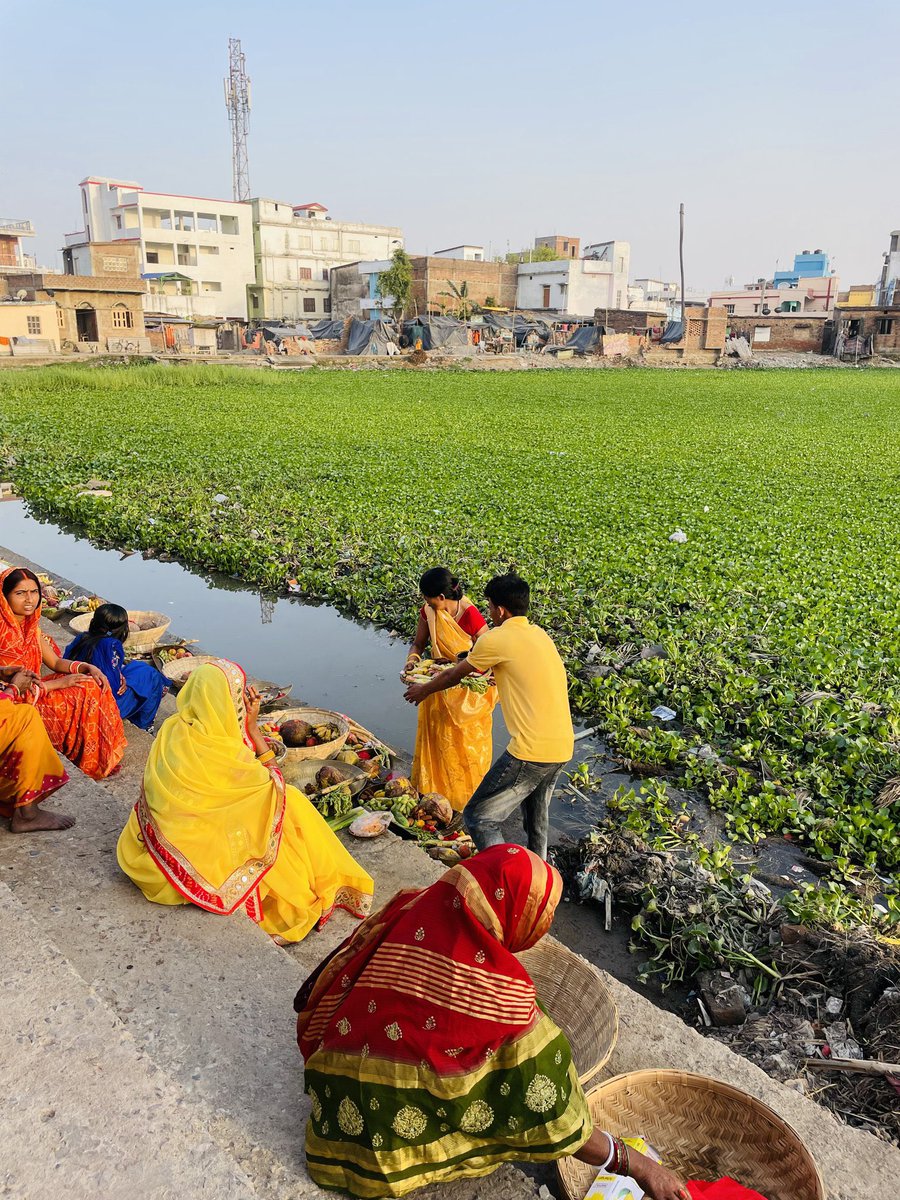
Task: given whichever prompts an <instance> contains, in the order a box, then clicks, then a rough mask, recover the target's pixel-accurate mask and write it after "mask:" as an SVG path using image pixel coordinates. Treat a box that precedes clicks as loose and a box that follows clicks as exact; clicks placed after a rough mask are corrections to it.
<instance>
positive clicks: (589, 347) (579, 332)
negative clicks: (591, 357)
mask: <svg viewBox="0 0 900 1200" xmlns="http://www.w3.org/2000/svg"><path fill="white" fill-rule="evenodd" d="M603 332H604V330H603V326H602V325H582V326H581V327H580V328H579V329H576V330H574V331H573V332H572V334H571V336H570V338H569V340H568V341H567V342H566V343H565V344H564V345H562V346H548V347H547V351H546V352H547V354H558V353H559V351H560V350H574V351H575V353H576V354H594V353H596V351H597V349H598V347H599V345H600V338H601V337H602V336H603Z"/></svg>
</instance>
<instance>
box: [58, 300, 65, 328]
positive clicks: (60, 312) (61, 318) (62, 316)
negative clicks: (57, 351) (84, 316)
mask: <svg viewBox="0 0 900 1200" xmlns="http://www.w3.org/2000/svg"><path fill="white" fill-rule="evenodd" d="M56 323H57V325H58V326H59V327H60V329H65V327H66V314H65V313H64V312H63V310H62V309H61V308H60V307H59V305H57V306H56Z"/></svg>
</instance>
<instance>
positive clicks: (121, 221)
mask: <svg viewBox="0 0 900 1200" xmlns="http://www.w3.org/2000/svg"><path fill="white" fill-rule="evenodd" d="M79 186H80V188H81V206H82V214H83V217H84V229H83V230H82V231H80V232H78V233H71V234H68V235H67V236H66V246H67V248H73V249H74V248H75V247H77V246H83V245H85V244H86V243H88V242H124V243H129V242H130V243H133V244H135V245H137V246H138V254H139V260H140V267H141V274H142V276H143V277H144V279H145V280H146V281H147V283H148V285H149V286H148V292H147V294H146V295H145V296H144V308H145V311H147V312H154V313H163V314H165V315H167V316H172V317H185V318H196V317H222V318H226V317H236V318H246V316H247V287H248V286H249V285H250V284H252V283H253V280H254V273H253V226H252V213H251V207H250V204H249V202H246V201H235V200H209V199H206V198H205V197H200V196H180V195H175V194H173V193H168V192H148V191H145V190H144V188H143V187H141V185H140V184H138V183H131V182H127V181H122V180H115V179H106V178H101V177H99V176H93V175H90V176H88V177H87V179H83V180H82V181H81V184H80V185H79Z"/></svg>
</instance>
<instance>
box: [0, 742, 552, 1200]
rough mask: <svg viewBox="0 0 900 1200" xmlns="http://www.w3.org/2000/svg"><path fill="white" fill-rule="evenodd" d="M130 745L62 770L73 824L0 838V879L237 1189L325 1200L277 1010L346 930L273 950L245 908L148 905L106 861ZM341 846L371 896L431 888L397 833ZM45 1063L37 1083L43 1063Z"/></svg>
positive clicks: (140, 1147)
mask: <svg viewBox="0 0 900 1200" xmlns="http://www.w3.org/2000/svg"><path fill="white" fill-rule="evenodd" d="M129 740H130V742H131V745H130V747H129V753H128V756H127V759H126V764H125V768H124V769H123V772H122V774H121V776H118V777H116V778H114V779H112V780H109V781H106V782H104V783H102V784H97V783H94V782H92V781H90V780H87V779H85V778H83V777H82V776H80V775H78V773H77V772H73V779H72V782H71V783H70V784H69V785H68V786H67V787H66V788H65V790H64V791H63V792H61V793H60V795H59V800H58V807H59V808H60V809H61V810H64V811H67V812H71V813H74V814H75V815H76V816H77V818H78V824H77V825H76V826H75V828H74V829H72V830H70V831H67V832H66V833H62V834H54V835H48V836H46V837H44V836H38V835H34V836H30V837H22V836H18V837H16V836H13V835H11V834H8V833H5V831H4V832H2V833H0V860H2V863H3V866H4V867H5V869H4V870H3V872H2V875H0V879H2V880H3V881H4V882H6V883H7V884H8V885H9V887H10V888H11V889H12V890H13V892H14V893H15V895H16V898H17V899H18V900H19V902H20V903H21V904H22V905H23V906H24V907H26V908H27V910H28V912H29V914H30V916H31V917H32V918H33V919H34V921H35V923H36V925H37V926H38V927H39V928H40V929H41V930H42V931H43V932H44V934H45V935H46V936H47V937H49V938H50V939H52V940H53V942H55V943H56V945H58V946H60V947H62V948H64V951H65V954H66V957H67V959H68V962H69V963H70V964H71V966H72V968H74V970H75V971H76V972H77V973H78V975H79V976H80V977H81V979H82V980H84V981H85V982H86V983H88V984H89V985H90V987H91V988H92V989H93V990H94V992H95V993H96V994H97V996H99V997H100V998H101V999H102V1000H103V1001H104V1002H105V1004H106V1005H108V1007H109V1009H110V1010H111V1011H112V1012H113V1013H115V1014H116V1016H117V1017H118V1018H119V1019H120V1020H121V1021H122V1023H123V1024H124V1026H125V1027H126V1028H127V1030H128V1031H129V1033H130V1034H131V1035H132V1036H133V1038H134V1040H135V1042H136V1043H137V1045H138V1046H139V1047H140V1049H141V1051H142V1052H143V1053H144V1054H146V1055H147V1056H149V1058H150V1059H152V1061H153V1063H155V1064H156V1066H157V1067H159V1068H161V1069H162V1070H163V1071H164V1072H165V1073H166V1074H167V1075H168V1076H169V1077H170V1079H171V1080H173V1081H174V1082H175V1084H177V1086H178V1088H179V1089H180V1090H181V1093H182V1095H183V1096H184V1097H185V1101H184V1102H190V1101H194V1102H195V1103H196V1106H197V1110H198V1114H199V1115H198V1117H197V1120H198V1121H199V1122H200V1123H201V1124H204V1125H205V1135H204V1136H205V1139H206V1140H207V1141H209V1140H210V1139H213V1140H214V1142H215V1144H216V1146H217V1147H218V1148H219V1150H222V1149H224V1150H227V1153H228V1155H229V1156H230V1158H231V1159H232V1160H233V1162H234V1163H235V1164H236V1168H235V1169H236V1170H237V1171H238V1173H240V1172H243V1173H244V1174H245V1175H246V1176H247V1177H248V1178H249V1180H250V1186H252V1188H253V1189H255V1191H254V1192H253V1193H252V1194H254V1195H259V1196H260V1197H264V1198H265V1200H286V1198H287V1197H291V1200H299V1198H301V1197H320V1196H321V1197H324V1196H325V1195H326V1193H324V1192H321V1191H320V1189H318V1188H317V1187H316V1186H315V1185H314V1184H312V1183H311V1182H310V1180H309V1178H308V1176H307V1174H306V1169H305V1164H304V1158H303V1130H304V1126H305V1122H306V1118H307V1115H308V1105H307V1102H306V1098H305V1096H304V1095H303V1072H302V1059H301V1058H300V1054H299V1051H298V1050H297V1046H296V1042H295V1037H294V1016H293V1012H292V1008H291V1005H292V1001H293V997H294V994H295V992H296V990H297V988H298V987H299V986H300V984H301V982H302V981H303V979H304V978H305V976H306V975H307V973H308V972H309V971H310V970H311V969H312V968H313V967H314V966H315V965H317V963H318V962H319V961H320V960H321V958H322V957H323V956H324V955H325V954H326V953H328V952H329V951H330V950H331V949H332V948H333V947H334V946H335V945H336V944H337V943H338V942H339V941H340V940H342V939H343V938H344V937H345V936H346V934H347V933H348V932H349V931H350V929H352V928H353V925H354V923H353V922H352V920H351V918H349V917H348V916H347V915H346V914H344V913H339V914H337V915H336V916H335V917H334V918H333V920H332V921H331V923H330V924H329V926H328V927H327V928H326V930H324V931H323V932H322V933H312V934H310V935H309V936H308V937H307V939H306V940H305V941H304V942H303V943H301V945H300V946H298V947H296V948H293V949H292V950H291V951H289V952H288V951H285V950H281V949H279V948H278V947H277V946H275V945H274V943H272V942H271V940H270V939H269V938H268V937H267V936H266V935H265V934H263V933H262V932H261V931H260V930H259V929H257V927H256V926H255V925H253V924H252V922H250V921H248V920H247V919H246V918H245V917H241V916H235V917H233V918H226V919H223V918H220V917H214V916H211V915H208V914H205V913H202V912H200V911H199V910H198V909H196V908H193V907H185V908H166V907H162V906H158V905H152V904H148V903H147V902H146V901H145V900H144V898H143V897H142V896H141V895H140V893H139V892H138V891H137V889H136V888H134V887H133V885H132V884H131V883H130V882H129V881H128V880H127V879H126V878H125V877H124V876H123V875H122V874H121V873H120V871H119V869H118V866H117V863H116V860H115V843H116V839H117V837H118V835H119V831H120V829H121V828H122V826H123V824H124V822H125V820H126V818H127V815H128V811H129V808H130V806H131V804H132V803H133V800H134V796H135V794H136V789H137V775H136V770H135V768H136V767H137V766H138V764H139V763H141V762H142V760H143V756H144V753H145V751H146V744H148V741H149V739H147V737H146V735H142V734H140V733H139V732H132V731H129ZM353 850H354V852H355V853H356V854H357V856H358V857H359V858H360V860H361V861H362V862H363V863H364V865H365V866H366V867H367V868H368V869H369V870H370V872H371V873H372V874H373V876H374V877H375V878H376V880H377V881H378V888H379V891H378V895H377V897H376V899H377V900H378V901H380V902H383V901H385V900H386V899H387V898H388V897H389V896H390V895H392V894H393V892H394V891H396V890H397V889H398V888H400V887H410V886H413V887H415V886H423V885H425V884H427V883H429V882H431V880H432V878H433V877H434V874H435V865H434V864H433V863H432V862H431V860H430V859H428V858H427V857H426V856H425V855H423V854H421V853H420V852H419V851H418V850H417V849H416V848H415V847H414V846H412V845H411V844H410V843H407V842H400V841H398V840H397V839H393V838H391V839H387V838H385V839H381V840H380V841H375V842H372V843H359V842H357V843H355V844H354V847H353ZM13 965H14V966H15V964H13ZM44 1070H45V1071H46V1072H47V1074H48V1077H50V1078H52V1072H53V1071H54V1070H55V1068H54V1066H53V1060H52V1058H48V1059H47V1061H46V1063H45V1064H44ZM138 1107H139V1106H138ZM125 1145H127V1146H128V1150H127V1155H128V1156H134V1158H135V1160H136V1162H137V1163H138V1164H140V1163H144V1164H145V1166H146V1167H147V1168H149V1165H150V1164H152V1163H153V1161H154V1159H155V1158H156V1155H157V1153H158V1147H157V1146H153V1145H151V1144H149V1143H148V1142H147V1141H146V1140H137V1139H129V1140H128V1141H127V1142H126V1143H125ZM119 1152H120V1153H121V1147H120V1151H119ZM484 1187H485V1184H484V1183H483V1182H479V1181H478V1180H473V1181H468V1182H467V1181H461V1182H459V1183H454V1184H452V1185H449V1186H447V1187H444V1188H441V1189H440V1195H441V1196H442V1197H447V1200H475V1197H477V1196H479V1195H483V1194H484ZM490 1188H491V1193H492V1196H493V1195H496V1198H497V1200H506V1198H507V1197H508V1200H512V1198H513V1197H516V1198H519V1197H522V1198H527V1197H534V1196H536V1195H537V1188H536V1185H535V1184H534V1183H533V1182H532V1180H530V1179H529V1178H527V1177H526V1176H525V1175H524V1174H523V1173H522V1172H521V1171H519V1170H518V1169H517V1168H513V1167H505V1168H503V1169H502V1171H501V1172H498V1173H497V1174H496V1175H495V1176H492V1178H491V1184H490ZM172 1194H173V1195H174V1194H175V1193H174V1192H173V1193H172ZM180 1194H182V1195H184V1194H191V1193H190V1192H187V1193H185V1192H184V1191H183V1190H182V1191H181V1193H180ZM219 1194H220V1195H225V1194H228V1195H232V1194H233V1195H235V1196H240V1195H242V1194H243V1193H241V1192H240V1191H238V1190H237V1189H235V1190H234V1191H233V1192H227V1191H224V1190H223V1191H222V1192H220V1193H219ZM247 1194H251V1193H247ZM420 1194H421V1195H423V1197H425V1196H428V1195H430V1194H432V1192H431V1189H429V1191H428V1192H425V1193H420ZM197 1195H201V1193H199V1192H198V1193H197Z"/></svg>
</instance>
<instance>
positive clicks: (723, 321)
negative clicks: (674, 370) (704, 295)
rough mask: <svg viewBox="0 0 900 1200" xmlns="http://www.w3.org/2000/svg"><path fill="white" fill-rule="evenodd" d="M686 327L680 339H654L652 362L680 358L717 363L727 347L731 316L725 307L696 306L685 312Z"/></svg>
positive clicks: (649, 360)
mask: <svg viewBox="0 0 900 1200" xmlns="http://www.w3.org/2000/svg"><path fill="white" fill-rule="evenodd" d="M684 323H685V329H684V331H683V335H682V337H681V340H680V341H677V342H659V343H657V342H654V344H653V346H652V348H651V349H650V351H649V352H648V353H647V355H646V359H647V361H648V362H654V361H656V362H660V363H661V362H666V361H680V362H682V363H684V365H685V366H687V365H690V364H698V365H699V364H701V363H713V362H717V361H718V359H719V358H720V357H721V355H722V353H723V352H724V350H725V334H726V331H727V327H728V317H727V314H726V312H725V309H724V308H720V307H710V308H701V307H700V306H699V305H692V306H691V307H690V308H688V309H687V310H686V312H685V322H684Z"/></svg>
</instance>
